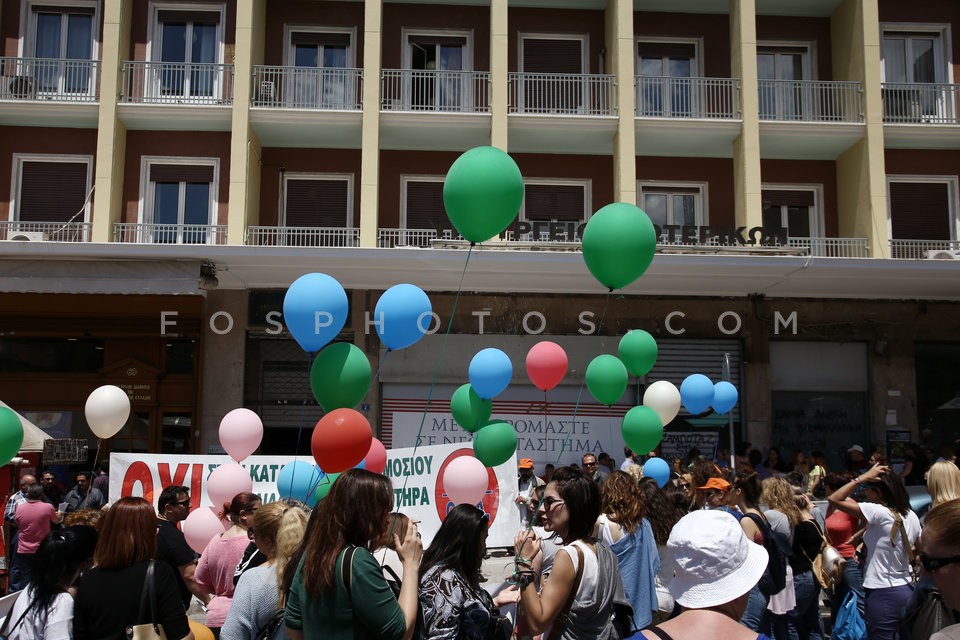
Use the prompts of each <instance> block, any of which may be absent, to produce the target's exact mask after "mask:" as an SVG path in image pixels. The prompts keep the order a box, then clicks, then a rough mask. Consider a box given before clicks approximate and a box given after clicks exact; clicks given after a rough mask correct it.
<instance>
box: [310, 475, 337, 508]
mask: <svg viewBox="0 0 960 640" xmlns="http://www.w3.org/2000/svg"><path fill="white" fill-rule="evenodd" d="M339 477H340V474H339V473H328V474H327V475H326V476H325V477H324V478H323V479H322V480H320V484H318V485H317V488H316V489H314V490H313V497H314V498H316V499H317V502H320V501H321V500H323V499H324V498H326V497H327V496H328V495H329V494H330V489H332V488H333V483H334V482H336V481H337V478H339Z"/></svg>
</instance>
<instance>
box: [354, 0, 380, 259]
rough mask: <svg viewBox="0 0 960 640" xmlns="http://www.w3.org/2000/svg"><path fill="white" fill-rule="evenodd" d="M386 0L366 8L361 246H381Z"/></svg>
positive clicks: (375, 0) (370, 0)
mask: <svg viewBox="0 0 960 640" xmlns="http://www.w3.org/2000/svg"><path fill="white" fill-rule="evenodd" d="M382 24H383V0H365V2H364V10H363V133H362V136H363V140H362V141H361V145H360V149H361V159H360V246H361V247H376V246H377V214H378V210H379V193H378V192H379V186H380V72H381V69H380V65H381V55H380V52H381V48H382V37H383V34H382Z"/></svg>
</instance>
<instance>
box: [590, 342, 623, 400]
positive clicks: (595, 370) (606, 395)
mask: <svg viewBox="0 0 960 640" xmlns="http://www.w3.org/2000/svg"><path fill="white" fill-rule="evenodd" d="M628 377H629V376H628V375H627V368H626V367H625V366H624V364H623V362H621V361H620V358H618V357H617V356H612V355H610V354H608V353H605V354H603V355H599V356H597V357H596V358H594V359H593V360H591V361H590V364H588V365H587V373H586V379H587V389H588V390H589V391H590V395H592V396H593V397H594V398H595V399H596V401H597V402H599V403H600V404H605V405H612V404H616V402H617V400H619V399H620V397H621V396H622V395H623V392H624V391H626V390H627V378H628Z"/></svg>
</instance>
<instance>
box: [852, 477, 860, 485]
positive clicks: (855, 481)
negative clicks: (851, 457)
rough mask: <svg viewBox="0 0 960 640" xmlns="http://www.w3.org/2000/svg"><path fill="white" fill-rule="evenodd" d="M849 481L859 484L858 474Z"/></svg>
mask: <svg viewBox="0 0 960 640" xmlns="http://www.w3.org/2000/svg"><path fill="white" fill-rule="evenodd" d="M850 482H852V483H853V484H860V476H857V477H856V478H854V479H853V480H851V481H850Z"/></svg>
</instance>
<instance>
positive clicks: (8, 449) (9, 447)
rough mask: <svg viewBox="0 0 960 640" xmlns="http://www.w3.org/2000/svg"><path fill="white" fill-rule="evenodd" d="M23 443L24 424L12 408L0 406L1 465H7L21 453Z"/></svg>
mask: <svg viewBox="0 0 960 640" xmlns="http://www.w3.org/2000/svg"><path fill="white" fill-rule="evenodd" d="M21 445H23V425H22V424H20V418H19V416H17V414H16V413H14V412H13V411H12V410H11V409H7V408H6V407H0V465H5V464H7V463H8V462H10V460H11V459H12V458H13V457H14V456H15V455H17V454H18V453H20V447H21Z"/></svg>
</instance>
